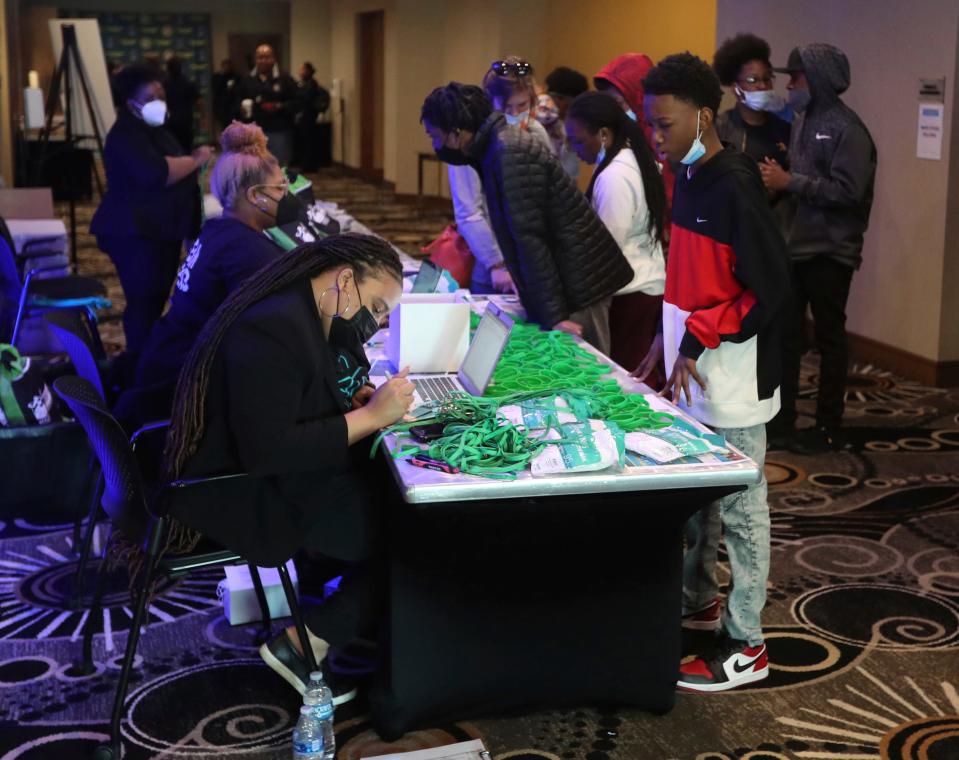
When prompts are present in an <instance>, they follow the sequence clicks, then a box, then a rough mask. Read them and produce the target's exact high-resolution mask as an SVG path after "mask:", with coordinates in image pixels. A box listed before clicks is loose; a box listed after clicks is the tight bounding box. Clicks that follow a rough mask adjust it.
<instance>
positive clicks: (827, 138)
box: [816, 132, 832, 140]
mask: <svg viewBox="0 0 959 760" xmlns="http://www.w3.org/2000/svg"><path fill="white" fill-rule="evenodd" d="M816 139H817V140H832V135H821V134H819V133H818V132H816Z"/></svg>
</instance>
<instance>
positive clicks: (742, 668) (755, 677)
mask: <svg viewBox="0 0 959 760" xmlns="http://www.w3.org/2000/svg"><path fill="white" fill-rule="evenodd" d="M768 675H769V657H768V655H767V652H766V645H765V644H760V645H759V646H758V647H751V646H747V645H746V642H745V641H736V640H735V639H726V641H725V643H724V644H723V645H722V646H721V647H720V649H719V651H718V652H716V654H715V656H714V657H712V658H710V659H709V660H706V659H703V658H702V657H697V658H696V659H695V660H691V661H690V662H687V663H685V664H683V665H680V666H679V680H678V681H677V683H676V686H677V687H678V688H680V689H682V690H683V691H700V692H712V691H726V690H727V689H735V688H737V687H739V686H743V685H745V684H747V683H753V682H755V681H762V680H763V679H764V678H765V677H766V676H768Z"/></svg>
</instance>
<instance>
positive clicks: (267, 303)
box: [172, 280, 377, 565]
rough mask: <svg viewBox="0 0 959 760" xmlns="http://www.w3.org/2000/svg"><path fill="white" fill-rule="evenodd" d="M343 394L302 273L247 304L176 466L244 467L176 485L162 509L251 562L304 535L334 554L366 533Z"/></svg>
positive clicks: (350, 555)
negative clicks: (220, 478) (201, 426)
mask: <svg viewBox="0 0 959 760" xmlns="http://www.w3.org/2000/svg"><path fill="white" fill-rule="evenodd" d="M348 410H349V408H348V406H347V402H346V401H345V400H344V397H343V396H342V394H340V392H339V391H338V389H337V377H336V367H335V364H334V359H333V355H332V352H331V349H330V346H329V344H328V343H327V341H326V338H325V337H324V335H323V326H322V322H321V321H320V317H319V314H318V312H317V308H316V304H315V302H314V300H313V291H312V289H311V288H310V283H309V280H304V281H302V282H298V283H296V284H294V285H292V286H290V287H288V288H286V289H284V290H281V291H279V292H278V293H275V294H273V295H271V296H268V297H267V298H265V299H263V300H262V301H260V302H258V303H256V304H254V305H253V306H251V307H250V308H249V309H247V310H246V311H245V312H244V313H243V314H242V315H241V316H240V317H239V318H238V319H237V321H236V322H234V323H233V325H232V326H231V327H230V328H229V330H228V331H227V333H226V335H225V337H224V340H223V343H222V344H221V345H220V348H219V350H218V352H217V357H216V359H215V362H214V367H213V370H212V372H211V377H210V385H209V390H208V396H207V402H206V430H205V433H204V436H203V439H202V441H201V442H200V445H199V448H198V450H197V452H196V454H194V455H193V457H192V458H191V459H190V461H189V462H188V464H187V468H186V470H187V472H186V475H187V476H188V477H195V476H197V475H201V474H202V475H212V474H218V473H232V472H246V473H249V475H250V476H251V477H248V478H243V479H240V480H236V481H224V482H222V483H218V484H215V485H209V486H205V487H202V488H200V489H199V490H197V491H195V492H192V493H191V492H189V491H188V492H184V493H182V494H179V495H178V496H177V497H176V499H175V501H174V503H173V506H172V513H173V515H174V516H175V517H176V518H177V519H178V520H179V521H181V522H183V523H185V524H187V525H189V526H192V527H194V528H196V529H198V530H199V531H200V532H201V533H203V534H204V535H205V536H208V537H210V538H212V539H213V540H215V541H217V542H218V543H220V544H222V545H224V546H226V547H228V548H230V549H233V550H234V551H238V552H240V553H241V554H243V555H244V556H245V557H247V558H248V559H251V560H253V561H254V562H257V563H258V564H261V565H276V564H279V563H280V562H284V561H286V560H287V559H289V558H290V557H291V556H292V554H293V553H294V552H295V551H296V550H297V549H298V548H300V547H302V546H304V544H305V542H306V540H307V537H309V536H313V537H316V536H319V537H320V541H321V542H320V543H319V544H317V542H316V541H312V542H311V543H310V545H311V547H312V548H315V549H318V550H320V551H322V552H323V553H324V554H326V555H328V556H332V557H336V558H339V559H345V560H351V561H355V560H360V559H363V558H365V557H366V556H368V555H369V553H370V551H371V547H372V544H373V536H374V528H375V526H376V523H377V521H376V520H375V519H374V505H375V504H376V503H377V501H376V500H375V499H374V497H373V494H372V491H373V489H374V488H375V485H373V479H372V478H370V477H369V475H368V472H367V471H366V470H367V467H368V465H369V464H370V463H369V458H368V454H369V442H368V441H364V442H361V443H358V444H357V445H356V446H354V447H350V446H349V445H348V444H347V428H346V419H345V416H344V415H345V413H346V412H347V411H348Z"/></svg>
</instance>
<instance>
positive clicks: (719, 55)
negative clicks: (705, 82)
mask: <svg viewBox="0 0 959 760" xmlns="http://www.w3.org/2000/svg"><path fill="white" fill-rule="evenodd" d="M771 54H772V53H771V51H770V49H769V43H768V42H766V40H764V39H763V38H762V37H757V36H756V35H755V34H750V33H749V32H742V33H740V34H737V35H736V36H735V37H730V38H729V39H727V40H726V41H725V42H723V44H722V45H720V46H719V49H718V50H717V51H716V55H715V56H713V70H714V71H715V72H716V74H717V76H719V81H720V82H722V83H723V84H724V85H727V86H729V85H731V84H732V83H733V82H735V81H736V80H737V79H738V78H739V70H740V69H741V68H742V67H743V64H744V63H746V62H747V61H763V62H764V63H766V64H768V65H769V66H772V64H771V63H770V60H769V58H770V55H771Z"/></svg>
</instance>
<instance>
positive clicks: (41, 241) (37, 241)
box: [17, 237, 63, 269]
mask: <svg viewBox="0 0 959 760" xmlns="http://www.w3.org/2000/svg"><path fill="white" fill-rule="evenodd" d="M61 240H63V238H60V237H46V238H34V239H32V240H27V241H26V242H25V243H24V244H23V247H22V248H21V249H20V250H19V251H18V252H17V256H20V257H21V258H22V257H24V256H26V255H28V253H29V251H30V249H31V248H36V247H38V246H41V245H47V244H48V243H59V242H60V241H61ZM50 253H51V254H52V253H55V252H53V251H51V252H50ZM59 268H60V269H62V267H59Z"/></svg>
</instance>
